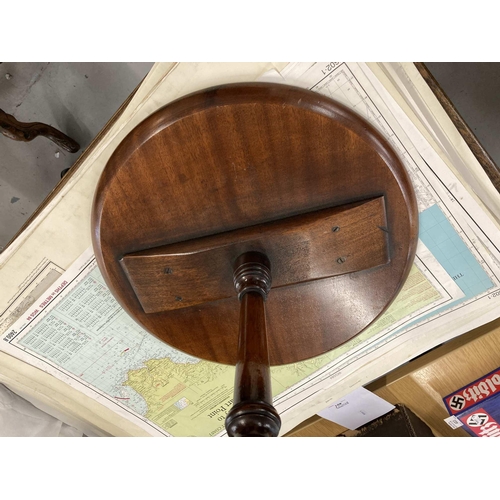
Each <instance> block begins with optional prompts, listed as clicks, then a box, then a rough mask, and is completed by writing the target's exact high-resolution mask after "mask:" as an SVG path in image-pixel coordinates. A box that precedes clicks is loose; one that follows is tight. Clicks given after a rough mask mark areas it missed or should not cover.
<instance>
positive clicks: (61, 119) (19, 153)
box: [0, 62, 152, 251]
mask: <svg viewBox="0 0 500 500" xmlns="http://www.w3.org/2000/svg"><path fill="white" fill-rule="evenodd" d="M151 66H152V63H8V62H4V63H0V109H3V111H5V112H6V113H8V114H11V115H14V117H15V118H16V119H17V120H19V121H23V122H35V121H39V122H43V123H47V124H49V125H52V126H53V127H55V128H57V129H59V130H60V131H61V132H64V133H65V134H67V135H69V136H70V137H71V138H73V139H75V140H76V141H77V142H78V143H79V144H80V146H81V148H80V150H79V151H78V152H77V153H74V154H72V153H68V152H66V151H64V150H62V149H60V148H59V147H58V146H57V145H56V144H54V143H53V142H51V141H49V140H48V139H46V138H45V137H37V138H36V139H34V140H33V141H32V142H17V141H13V140H11V139H8V138H6V137H4V136H3V135H0V251H1V249H2V248H3V247H4V246H5V245H6V244H7V242H8V241H9V240H10V239H11V238H12V237H13V236H14V235H15V233H16V232H17V231H18V229H19V228H20V227H21V226H22V225H23V223H24V222H25V221H26V219H27V218H28V217H29V216H30V215H31V214H32V213H33V212H34V211H35V209H36V208H37V207H38V205H39V204H40V203H41V202H42V201H43V200H44V198H45V197H46V196H47V195H48V194H49V193H50V191H51V190H52V189H53V188H54V186H55V185H56V184H57V183H58V181H59V180H60V178H61V171H62V170H64V169H66V168H69V167H71V166H72V165H73V163H74V162H75V161H76V160H77V159H78V157H79V156H80V155H81V154H82V152H83V151H84V150H85V148H86V147H87V146H88V145H89V143H90V142H91V140H92V139H93V138H94V137H95V136H96V135H97V134H98V132H99V131H100V130H101V129H102V127H103V126H104V125H105V124H106V122H107V121H108V119H109V118H111V116H112V115H113V113H114V112H115V111H116V110H117V109H118V108H119V106H120V105H121V104H122V103H123V101H124V100H125V99H126V98H127V97H128V96H129V94H130V93H131V92H132V91H133V90H134V89H135V87H136V86H137V85H138V84H139V83H140V81H141V80H142V79H143V78H144V76H145V75H146V74H147V73H148V71H149V69H150V68H151Z"/></svg>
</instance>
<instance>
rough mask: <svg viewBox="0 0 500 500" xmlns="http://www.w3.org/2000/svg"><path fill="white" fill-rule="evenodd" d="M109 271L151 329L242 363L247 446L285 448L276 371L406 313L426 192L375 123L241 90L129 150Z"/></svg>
mask: <svg viewBox="0 0 500 500" xmlns="http://www.w3.org/2000/svg"><path fill="white" fill-rule="evenodd" d="M92 217H93V220H92V224H93V243H94V250H95V254H96V257H97V261H98V264H99V267H100V269H101V271H102V273H103V276H104V278H105V280H106V282H107V283H108V285H109V287H110V289H111V290H112V292H113V293H114V295H115V296H116V298H117V300H118V301H119V302H120V303H121V305H122V306H123V307H124V308H125V310H127V311H128V313H129V314H130V315H131V316H132V317H133V318H134V319H135V320H136V321H137V322H138V323H140V324H141V325H142V326H143V327H144V328H146V329H147V330H148V331H149V332H151V333H152V334H153V335H155V336H157V337H158V338H160V339H161V340H163V341H165V342H167V343H168V344H170V345H172V346H173V347H175V348H177V349H180V350H182V351H184V352H186V353H189V354H192V355H194V356H197V357H200V358H203V359H206V360H210V361H215V362H219V363H230V364H234V365H236V379H235V398H234V407H233V408H232V410H231V411H230V412H229V414H228V415H227V419H226V429H227V431H228V434H229V435H235V436H253V435H256V436H276V435H277V434H278V432H279V427H280V418H279V415H278V413H277V412H276V410H275V409H274V408H273V406H272V394H271V384H270V374H269V371H270V370H269V367H270V365H277V364H286V363H293V362H296V361H301V360H304V359H308V358H311V357H313V356H317V355H320V354H322V353H324V352H327V351H329V350H331V349H333V348H335V347H337V346H338V345H340V344H342V343H344V342H346V341H347V340H349V339H351V338H352V337H353V336H355V335H357V334H358V333H359V332H361V331H362V330H363V329H364V328H366V327H367V326H368V325H369V324H370V323H372V322H373V321H374V320H375V319H376V318H377V317H378V316H379V315H380V314H381V313H383V311H384V310H385V309H386V308H387V307H388V305H389V304H390V303H391V302H392V300H393V299H394V297H395V296H396V294H397V292H398V291H399V289H400V288H401V286H402V284H403V283H404V280H405V278H406V276H407V275H408V272H409V270H410V266H411V264H412V261H413V258H414V255H415V248H416V243H417V234H418V219H417V209H416V201H415V196H414V193H413V190H412V186H411V183H410V180H409V177H408V175H407V173H406V171H405V168H404V166H403V164H402V163H401V161H400V159H399V157H398V155H397V154H396V153H395V152H394V151H393V149H392V148H391V146H390V145H389V144H388V143H387V142H386V140H385V139H384V138H383V137H382V136H381V135H380V134H379V133H378V132H377V131H376V130H375V129H374V128H373V127H372V126H371V125H369V124H368V123H367V122H365V121H364V120H363V119H362V118H360V117H359V116H358V115H356V114H354V113H353V112H351V111H349V110H348V109H347V108H345V107H343V106H341V105H340V104H337V103H335V102H334V101H332V100H330V99H328V98H326V97H324V96H322V95H319V94H316V93H313V92H310V91H307V90H303V89H298V88H294V87H289V86H284V85H276V84H255V83H253V84H233V85H226V86H222V87H218V88H213V89H208V90H205V91H202V92H198V93H195V94H192V95H189V96H187V97H184V98H182V99H179V100H177V101H175V102H173V103H170V104H169V105H167V106H165V107H164V108H162V109H160V110H159V111H157V112H156V113H154V114H153V115H151V116H150V117H149V118H147V119H146V120H145V121H144V122H142V123H141V124H140V125H138V126H137V127H136V128H135V129H134V130H133V131H132V132H131V133H130V134H129V135H128V136H127V137H126V138H125V139H124V141H123V142H122V143H121V144H120V145H119V147H118V148H117V149H116V151H115V153H114V154H113V156H112V157H111V158H110V160H109V162H108V164H107V166H106V168H105V170H104V172H103V174H102V176H101V179H100V181H99V184H98V187H97V190H96V196H95V200H94V208H93V216H92Z"/></svg>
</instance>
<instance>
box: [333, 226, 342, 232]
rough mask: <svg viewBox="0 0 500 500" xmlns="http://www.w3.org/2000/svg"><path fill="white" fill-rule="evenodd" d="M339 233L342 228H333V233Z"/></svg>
mask: <svg viewBox="0 0 500 500" xmlns="http://www.w3.org/2000/svg"><path fill="white" fill-rule="evenodd" d="M338 231H340V227H339V226H333V227H332V233H337V232H338Z"/></svg>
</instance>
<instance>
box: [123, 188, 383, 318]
mask: <svg viewBox="0 0 500 500" xmlns="http://www.w3.org/2000/svg"><path fill="white" fill-rule="evenodd" d="M386 226H387V220H386V217H385V203H384V198H383V197H378V198H375V199H373V200H367V201H365V202H359V203H353V204H350V205H343V206H341V207H336V208H330V209H326V210H319V211H315V212H312V213H309V214H305V215H298V216H295V217H287V218H286V219H282V220H280V221H275V222H268V223H266V224H259V225H257V226H251V227H248V228H243V229H238V230H235V231H229V232H227V233H222V234H217V235H215V236H206V237H204V238H198V239H195V240H189V241H186V242H182V243H174V244H173V245H167V246H163V247H158V248H153V249H150V250H144V251H142V252H136V253H132V254H127V255H125V256H124V257H123V259H122V260H121V263H122V266H123V267H124V269H125V272H126V274H127V276H128V278H129V280H130V283H131V284H132V287H133V289H134V291H135V293H136V295H137V298H138V299H139V302H140V303H141V306H142V308H143V309H144V311H145V312H146V313H154V312H161V311H172V310H174V309H181V308H184V307H191V306H195V305H198V304H203V303H205V302H211V301H214V300H221V299H227V298H230V297H234V283H233V272H232V268H233V263H234V262H235V261H236V259H238V257H239V256H240V255H242V254H243V253H245V252H259V251H260V252H263V251H265V254H266V256H267V257H268V258H269V259H270V260H271V262H272V266H273V287H274V288H275V289H276V288H280V287H283V286H290V285H295V284H299V283H306V282H308V281H313V280H317V279H323V278H329V277H332V276H340V275H342V274H347V273H352V272H356V271H362V270H364V269H370V268H373V267H377V266H382V265H384V264H387V263H388V262H389V251H388V244H387V240H388V238H387V228H386ZM214 276H217V279H214Z"/></svg>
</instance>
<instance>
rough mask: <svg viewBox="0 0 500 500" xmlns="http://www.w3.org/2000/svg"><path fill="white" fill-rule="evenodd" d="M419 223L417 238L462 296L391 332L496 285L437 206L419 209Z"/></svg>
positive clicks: (395, 332)
mask: <svg viewBox="0 0 500 500" xmlns="http://www.w3.org/2000/svg"><path fill="white" fill-rule="evenodd" d="M419 223H420V228H419V233H418V237H419V238H420V239H421V240H422V242H423V243H424V244H425V246H426V247H427V248H428V249H429V250H430V251H431V252H432V254H433V255H434V257H435V258H436V260H437V261H438V262H439V263H440V264H441V266H443V268H444V270H445V271H446V272H447V273H448V274H449V275H450V276H451V277H452V278H453V279H454V281H455V283H456V284H457V285H458V286H459V287H460V289H461V290H462V291H463V292H464V294H465V296H464V297H461V298H459V299H457V300H454V301H450V302H448V303H447V304H445V305H443V306H442V307H440V308H439V309H436V310H434V311H432V312H431V313H428V314H426V315H424V316H421V317H420V318H418V319H416V320H414V321H411V322H409V323H406V324H405V325H404V326H403V327H402V328H397V329H396V330H394V331H392V332H391V335H395V334H397V333H399V332H401V331H402V330H406V329H407V328H408V327H410V326H412V325H414V324H416V323H420V322H421V321H423V320H426V319H428V318H432V317H433V316H436V315H437V314H439V313H441V312H443V311H446V310H447V309H450V308H451V307H454V306H456V305H458V304H460V303H461V302H464V301H466V300H469V299H471V298H473V297H475V296H477V295H480V294H481V293H483V292H485V291H486V290H489V289H490V288H493V287H494V286H495V285H494V283H493V282H492V281H491V279H490V278H489V277H488V275H487V274H486V272H485V271H484V269H483V268H482V267H481V264H479V262H478V261H477V259H476V257H474V255H473V254H472V252H471V251H470V250H469V248H468V247H467V245H466V244H465V243H464V242H463V241H462V238H461V237H460V235H459V234H458V233H457V231H456V230H455V229H454V227H453V226H452V225H451V224H450V222H449V221H448V219H447V218H446V216H445V215H444V213H443V212H442V210H441V209H440V208H439V206H438V205H432V207H430V208H428V209H426V210H424V211H423V212H421V213H420V215H419Z"/></svg>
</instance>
